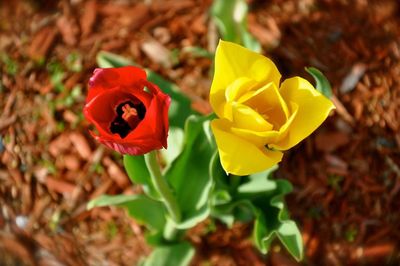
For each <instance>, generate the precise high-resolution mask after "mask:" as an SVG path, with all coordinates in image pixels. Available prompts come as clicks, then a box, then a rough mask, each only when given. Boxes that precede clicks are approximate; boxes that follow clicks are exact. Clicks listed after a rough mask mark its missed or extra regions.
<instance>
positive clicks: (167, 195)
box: [144, 151, 181, 223]
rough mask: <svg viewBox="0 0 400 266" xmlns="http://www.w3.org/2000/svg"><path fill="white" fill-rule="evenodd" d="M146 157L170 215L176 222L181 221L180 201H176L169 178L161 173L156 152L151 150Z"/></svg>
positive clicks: (151, 174) (155, 183)
mask: <svg viewBox="0 0 400 266" xmlns="http://www.w3.org/2000/svg"><path fill="white" fill-rule="evenodd" d="M144 159H145V161H146V165H147V168H148V169H149V172H150V176H151V181H152V183H153V185H154V187H155V189H156V190H157V192H158V193H159V194H160V196H161V199H162V201H163V203H164V205H165V207H166V208H167V210H168V213H169V215H170V216H171V218H172V220H174V222H176V223H179V222H180V220H181V212H180V210H179V206H178V203H177V202H176V199H175V197H174V195H173V194H172V191H171V188H170V187H169V184H168V183H167V180H166V179H165V177H164V176H163V175H162V174H161V170H160V166H159V165H158V162H157V154H156V152H155V151H151V152H149V153H147V154H145V156H144Z"/></svg>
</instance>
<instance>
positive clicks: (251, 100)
mask: <svg viewBox="0 0 400 266" xmlns="http://www.w3.org/2000/svg"><path fill="white" fill-rule="evenodd" d="M280 79H281V74H280V73H279V71H278V69H277V68H276V66H275V64H274V63H273V62H272V61H271V60H270V59H268V58H266V57H264V56H262V55H260V54H257V53H254V52H252V51H250V50H248V49H246V48H244V47H242V46H240V45H237V44H234V43H230V42H226V41H220V42H219V45H218V47H217V51H216V55H215V73H214V79H213V82H212V85H211V91H210V103H211V106H212V108H213V109H214V111H215V113H216V114H217V116H218V117H219V118H218V119H215V120H213V121H212V122H211V128H212V131H213V133H214V136H215V139H216V142H217V146H218V150H219V155H220V160H221V164H222V166H223V168H224V169H225V171H226V172H227V173H231V174H235V175H248V174H252V173H256V172H260V171H263V170H266V169H268V168H270V167H272V166H273V165H275V164H277V163H278V162H280V161H281V160H282V156H283V153H282V151H284V150H288V149H290V148H291V147H293V146H295V145H296V144H298V143H299V142H300V141H301V140H303V139H304V138H306V137H307V136H309V135H310V134H311V133H312V132H313V131H314V130H316V129H317V128H318V127H319V126H320V125H321V124H322V122H323V121H324V120H325V119H326V118H327V117H328V115H329V112H330V111H331V110H332V109H334V108H335V107H334V105H333V104H332V102H331V101H330V100H329V99H327V98H325V97H324V96H323V95H322V94H321V93H319V92H318V91H317V90H316V89H315V88H314V87H313V86H312V85H311V84H310V83H309V82H308V81H307V80H305V79H303V78H300V77H293V78H290V79H287V80H285V81H283V82H282V83H280Z"/></svg>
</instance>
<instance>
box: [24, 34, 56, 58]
mask: <svg viewBox="0 0 400 266" xmlns="http://www.w3.org/2000/svg"><path fill="white" fill-rule="evenodd" d="M57 33H58V31H57V29H55V28H53V27H45V28H43V29H41V30H40V31H39V32H37V33H36V35H35V36H34V37H33V39H32V41H31V44H30V46H29V48H28V55H29V57H30V58H32V59H33V60H37V61H38V60H42V59H43V58H45V57H46V55H47V54H48V53H49V51H50V48H51V46H52V44H53V43H54V41H55V38H56V36H57Z"/></svg>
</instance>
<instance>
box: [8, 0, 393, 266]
mask: <svg viewBox="0 0 400 266" xmlns="http://www.w3.org/2000/svg"><path fill="white" fill-rule="evenodd" d="M144 2H145V3H144ZM211 3H212V1H210V0H204V1H200V0H198V1H195V0H190V1H189V0H184V1H161V0H159V1H133V0H132V1H128V0H118V1H100V0H97V1H96V0H88V1H83V0H71V1H67V0H65V1H44V0H37V1H33V0H31V1H28V0H26V1H22V0H20V1H2V2H1V3H0V69H1V73H0V75H1V77H0V78H1V79H0V93H1V98H0V110H2V112H1V115H0V136H1V139H0V140H1V141H0V159H1V160H0V204H1V209H0V261H1V262H2V263H0V264H2V265H34V263H35V261H36V263H39V264H40V265H49V264H50V263H53V264H54V265H134V264H135V263H136V262H137V261H138V260H139V259H140V258H141V257H142V256H144V255H146V254H148V253H149V252H150V247H149V246H147V245H146V243H145V240H144V237H143V228H142V227H141V226H139V225H138V224H136V223H135V221H133V220H131V219H129V218H128V217H127V215H126V214H125V213H124V212H123V211H121V210H119V209H114V208H98V209H94V210H91V211H87V210H86V203H87V202H88V201H89V200H90V199H92V198H94V197H96V196H98V195H101V194H104V193H108V194H115V193H137V192H138V191H139V190H140V189H139V188H138V187H136V186H132V185H131V184H130V183H129V181H128V178H127V177H126V175H125V174H124V171H123V168H122V165H121V157H120V156H119V155H117V154H115V153H113V152H111V151H109V150H107V149H105V148H103V147H102V146H100V145H98V143H95V142H94V140H93V139H92V138H91V136H90V134H89V133H88V123H87V122H86V121H85V120H84V119H83V116H82V107H83V104H84V98H85V94H86V91H87V86H86V84H87V81H88V79H89V77H90V75H91V73H92V71H93V69H94V68H95V67H96V55H97V53H98V52H99V51H109V52H113V53H117V54H119V55H122V56H125V57H127V58H129V59H131V60H133V61H134V62H136V63H138V64H139V65H142V66H144V67H148V68H150V69H152V70H154V71H156V72H158V73H159V74H161V75H162V76H164V77H165V78H166V79H168V80H170V81H172V82H174V83H176V84H177V85H178V86H179V87H180V88H181V89H182V91H183V92H184V93H185V94H187V95H188V97H189V98H190V99H191V100H192V102H193V106H194V108H196V109H197V110H199V111H201V112H203V113H207V112H210V107H209V105H208V103H207V97H208V92H209V88H210V84H211V75H210V69H211V65H212V62H211V59H209V58H207V57H197V58H194V57H193V56H191V55H190V54H188V53H185V52H183V51H184V49H183V48H184V47H188V46H198V47H202V48H204V49H207V50H210V51H212V49H214V48H215V44H216V40H218V35H217V32H216V29H215V26H213V24H212V23H211V22H210V15H209V14H210V13H209V8H210V5H211ZM249 5H250V13H249V17H248V27H249V30H250V32H251V33H252V34H253V35H254V36H255V37H256V38H257V39H258V40H259V41H260V42H261V44H262V46H263V50H264V53H265V54H266V55H267V56H269V57H271V58H272V59H273V60H274V61H275V62H276V63H277V65H278V67H279V69H280V71H281V72H282V73H283V75H284V77H290V76H294V75H299V76H304V77H307V78H308V79H310V81H312V79H311V77H310V76H308V74H306V72H305V71H304V67H307V66H314V67H317V68H319V69H320V70H321V71H323V72H324V73H325V74H326V76H327V77H328V79H329V80H330V81H331V83H332V88H333V92H334V95H335V96H334V98H333V100H334V102H335V105H336V107H337V109H336V110H335V112H334V113H333V114H332V115H331V116H330V117H329V118H328V120H327V121H326V123H325V124H324V125H323V126H321V127H320V128H319V129H318V130H317V131H316V132H315V133H314V134H313V135H312V136H311V137H309V138H308V139H307V140H305V141H303V142H302V143H301V144H299V145H298V146H297V147H296V148H294V149H292V150H291V151H289V152H287V153H286V154H285V157H284V161H283V162H282V163H281V167H280V170H279V172H278V173H277V177H279V178H287V179H289V180H290V181H291V182H292V183H293V185H294V192H293V193H292V194H291V195H290V196H289V197H288V199H287V203H288V207H289V210H290V213H291V215H292V217H293V219H294V220H296V221H297V222H298V224H299V227H300V229H301V232H302V235H303V239H304V242H305V246H306V258H305V260H304V261H303V262H302V263H300V264H304V265H398V264H399V263H400V253H399V248H400V246H399V244H400V228H399V224H400V213H399V211H398V210H399V208H400V149H399V148H400V133H399V128H400V125H399V121H400V4H399V3H398V1H396V0H391V1H389V0H376V1H372V0H371V1H368V0H320V1H317V0H299V1H294V0H273V1H261V0H259V1H257V0H253V1H249ZM209 223H210V221H206V222H205V223H204V224H202V225H201V226H199V227H198V228H195V229H194V230H193V231H192V232H191V234H190V235H189V237H188V238H189V239H190V241H192V242H193V243H194V244H195V246H196V248H197V250H198V252H197V256H196V258H195V260H194V262H193V265H298V263H296V262H295V261H294V260H293V259H291V258H290V256H289V255H288V254H286V253H285V252H284V250H283V249H282V248H281V247H280V246H279V245H278V243H277V244H275V245H274V247H273V249H272V250H271V252H270V254H269V255H267V256H262V255H260V254H259V253H258V252H257V251H256V250H255V249H253V248H252V245H251V242H250V240H249V233H250V231H251V225H249V224H238V225H237V226H235V227H234V228H233V229H230V230H229V229H227V228H225V227H224V226H223V225H220V224H217V225H216V228H215V230H213V231H211V232H208V233H205V230H204V228H209ZM57 263H58V264H57ZM53 264H52V265H53Z"/></svg>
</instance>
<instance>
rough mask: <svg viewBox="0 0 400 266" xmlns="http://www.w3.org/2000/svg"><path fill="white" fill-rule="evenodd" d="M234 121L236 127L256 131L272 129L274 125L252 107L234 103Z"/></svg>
mask: <svg viewBox="0 0 400 266" xmlns="http://www.w3.org/2000/svg"><path fill="white" fill-rule="evenodd" d="M232 122H233V124H234V125H235V127H239V128H244V129H248V130H254V131H267V130H272V128H273V125H272V124H270V123H268V122H267V121H265V119H264V118H263V117H262V116H261V115H260V114H259V113H257V112H256V111H254V110H253V109H252V108H250V107H248V106H246V105H243V104H240V103H232Z"/></svg>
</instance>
